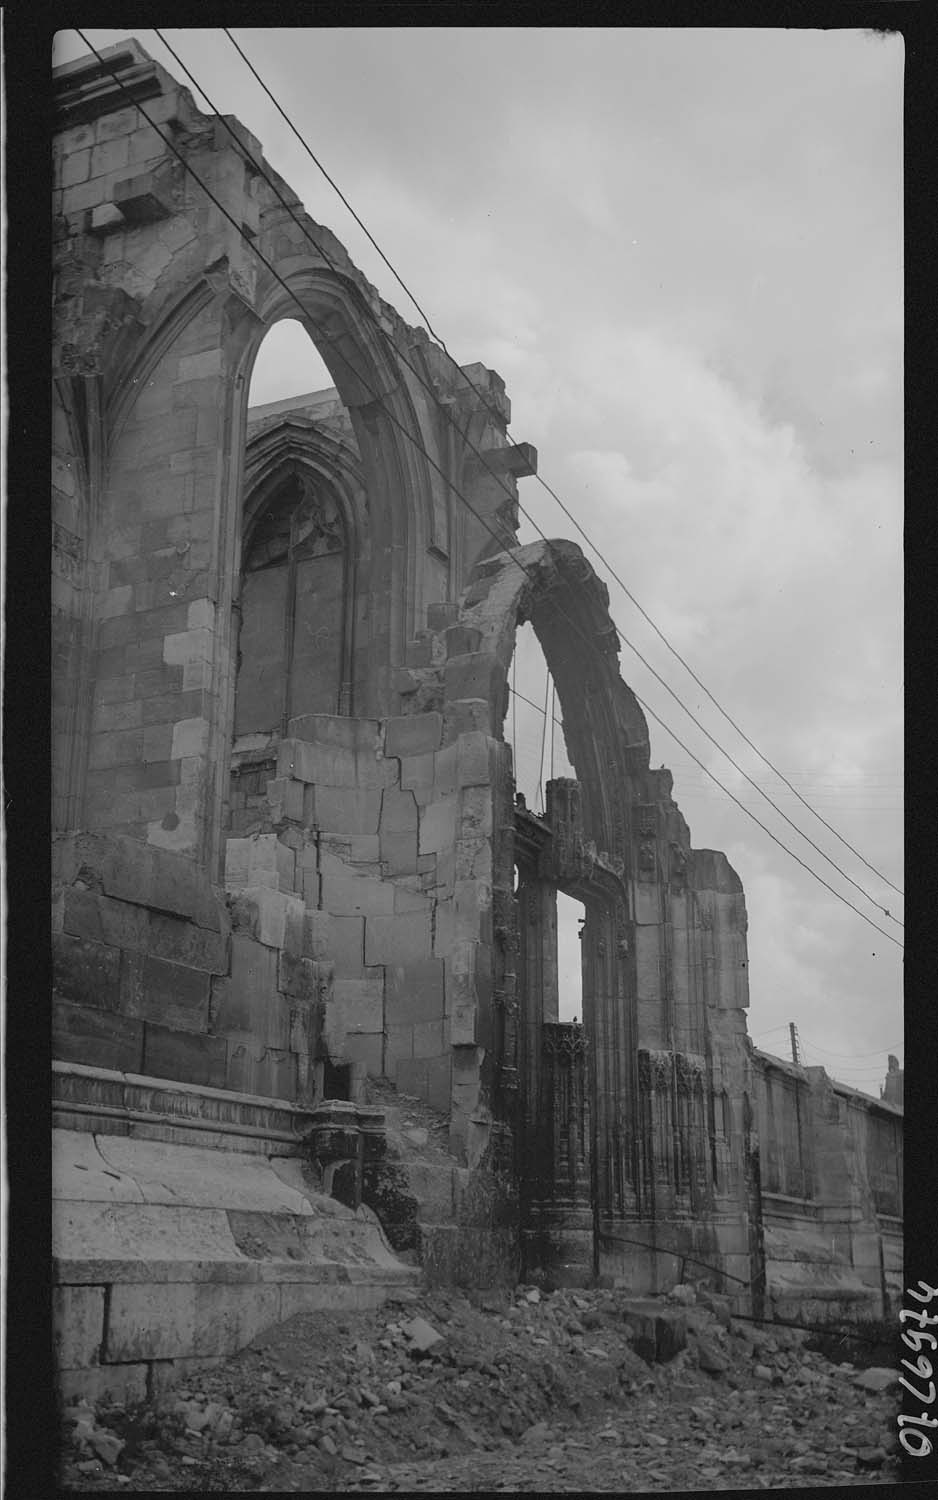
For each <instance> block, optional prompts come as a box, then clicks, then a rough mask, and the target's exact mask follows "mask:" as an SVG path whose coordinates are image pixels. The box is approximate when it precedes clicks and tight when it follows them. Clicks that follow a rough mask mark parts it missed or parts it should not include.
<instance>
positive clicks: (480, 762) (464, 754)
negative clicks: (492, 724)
mask: <svg viewBox="0 0 938 1500" xmlns="http://www.w3.org/2000/svg"><path fill="white" fill-rule="evenodd" d="M491 743H492V742H491V741H490V740H489V737H488V735H485V734H482V733H481V732H480V731H478V730H473V731H472V732H471V733H469V734H462V735H460V737H459V739H458V740H457V741H456V777H457V781H458V784H459V786H460V787H466V786H488V785H489V783H490V781H491V779H492V778H491V766H490V761H491V757H490V754H489V747H490V745H491Z"/></svg>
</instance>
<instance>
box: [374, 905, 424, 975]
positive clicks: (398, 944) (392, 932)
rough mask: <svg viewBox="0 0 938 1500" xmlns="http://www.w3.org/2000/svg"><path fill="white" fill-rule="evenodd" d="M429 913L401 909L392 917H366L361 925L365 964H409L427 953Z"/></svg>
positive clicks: (417, 960) (422, 957)
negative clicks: (364, 922)
mask: <svg viewBox="0 0 938 1500" xmlns="http://www.w3.org/2000/svg"><path fill="white" fill-rule="evenodd" d="M430 944H431V935H430V914H429V913H428V912H401V913H399V914H397V915H395V916H392V917H368V918H367V919H366V925H365V963H366V964H368V965H369V966H370V965H372V964H411V963H419V962H420V961H421V960H422V959H425V958H429V956H430Z"/></svg>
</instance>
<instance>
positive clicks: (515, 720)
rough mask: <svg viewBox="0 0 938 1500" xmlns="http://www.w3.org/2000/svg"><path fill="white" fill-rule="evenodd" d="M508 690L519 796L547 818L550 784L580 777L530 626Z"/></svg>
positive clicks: (521, 631)
mask: <svg viewBox="0 0 938 1500" xmlns="http://www.w3.org/2000/svg"><path fill="white" fill-rule="evenodd" d="M508 686H509V689H510V692H509V702H508V712H507V714H506V716H505V727H504V735H505V739H506V741H507V742H508V744H509V745H511V749H512V758H513V761H514V772H515V791H516V792H520V794H521V795H522V797H523V798H524V802H525V806H526V807H527V808H528V810H529V811H530V812H533V813H535V814H537V816H539V817H541V816H543V813H544V809H545V807H546V797H547V783H548V781H551V780H553V779H554V778H556V777H559V776H575V775H576V771H575V770H574V768H573V766H572V765H571V763H570V761H569V759H568V757H567V748H566V742H565V740H564V734H563V715H562V711H561V707H560V699H559V698H558V697H557V694H556V692H555V690H554V684H553V679H552V677H551V675H550V672H549V670H548V666H547V661H546V659H545V657H544V652H543V651H542V649H541V643H540V641H539V640H538V638H537V636H536V635H535V633H534V628H533V626H532V625H530V624H525V625H520V626H519V627H518V630H517V632H516V634H515V654H514V658H513V660H512V665H511V672H510V674H509V678H508Z"/></svg>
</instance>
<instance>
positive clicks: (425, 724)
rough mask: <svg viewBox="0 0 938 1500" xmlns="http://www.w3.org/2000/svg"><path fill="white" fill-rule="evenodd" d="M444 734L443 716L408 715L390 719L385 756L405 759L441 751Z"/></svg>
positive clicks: (430, 714) (432, 714) (434, 714)
mask: <svg viewBox="0 0 938 1500" xmlns="http://www.w3.org/2000/svg"><path fill="white" fill-rule="evenodd" d="M442 734H443V718H442V715H441V714H437V713H429V714H407V715H403V716H401V717H400V718H395V719H388V723H387V735H386V737H385V754H386V755H396V756H398V757H403V756H405V755H423V754H426V753H427V752H428V751H433V750H437V749H439V746H440V741H441V738H442Z"/></svg>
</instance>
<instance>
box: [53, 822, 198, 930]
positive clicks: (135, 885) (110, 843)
mask: <svg viewBox="0 0 938 1500" xmlns="http://www.w3.org/2000/svg"><path fill="white" fill-rule="evenodd" d="M56 856H57V861H58V864H59V869H60V870H61V878H62V880H63V883H64V884H71V883H72V882H73V881H74V880H75V879H76V878H77V877H78V874H79V871H80V870H82V869H83V868H84V869H87V870H88V871H90V872H91V875H92V876H93V877H95V878H96V880H97V882H99V883H100V889H101V891H102V892H103V894H104V895H106V896H114V897H116V898H117V899H118V900H120V901H127V902H133V903H135V904H137V905H139V906H152V907H156V908H158V909H159V910H160V911H162V912H172V913H174V914H175V915H176V916H180V917H186V918H187V919H188V920H189V921H190V922H194V923H195V924H196V926H198V927H207V928H209V929H210V930H212V931H215V932H218V931H219V930H220V929H221V927H222V925H223V920H224V919H223V908H222V905H221V903H220V902H219V900H218V898H217V897H216V896H215V895H214V893H213V891H212V887H211V882H210V881H209V880H208V878H207V876H206V875H204V874H203V873H202V871H201V870H199V869H198V868H197V867H196V866H195V865H194V864H193V863H192V861H191V860H190V859H185V858H183V857H182V856H180V855H178V854H174V853H172V852H170V851H167V850H162V849H155V848H153V847H152V846H150V845H147V844H142V843H141V842H140V841H139V840H137V839H132V838H127V837H125V836H122V835H120V834H77V835H73V836H72V835H69V836H66V837H65V838H63V839H60V840H57V848H56Z"/></svg>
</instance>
